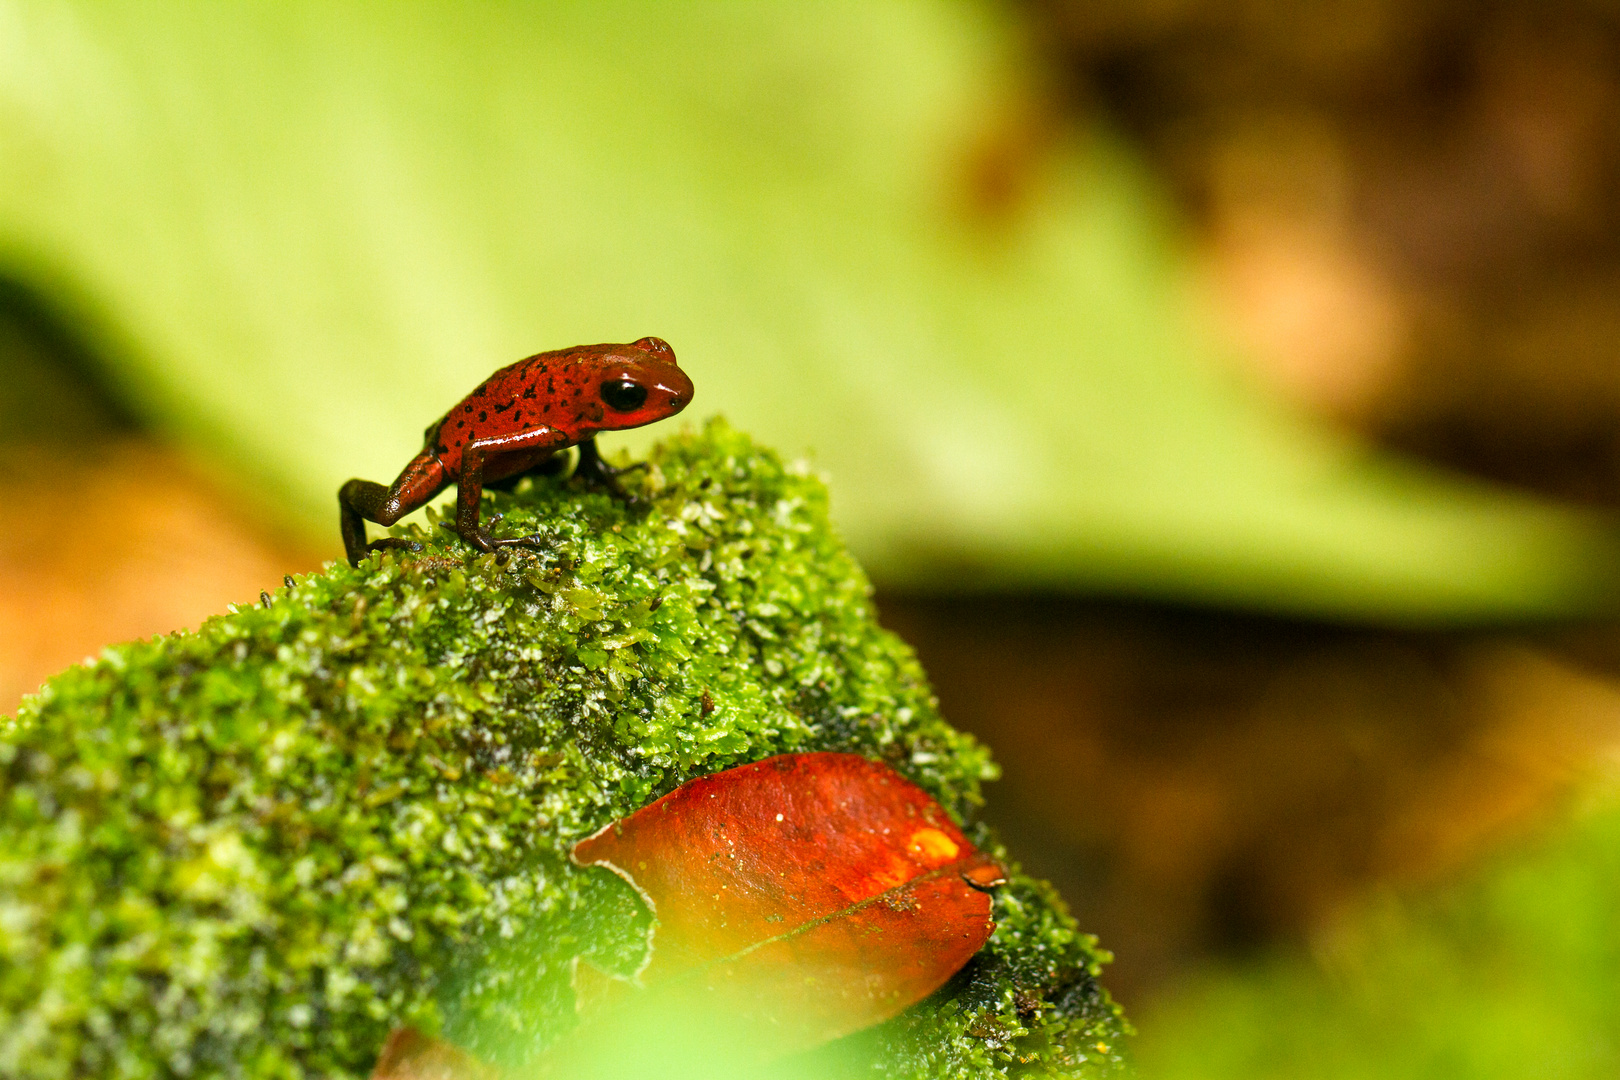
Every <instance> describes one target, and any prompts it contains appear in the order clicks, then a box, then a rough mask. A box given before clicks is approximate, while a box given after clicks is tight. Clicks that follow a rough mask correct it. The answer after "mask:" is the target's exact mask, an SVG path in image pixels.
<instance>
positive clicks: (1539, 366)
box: [0, 0, 1620, 1005]
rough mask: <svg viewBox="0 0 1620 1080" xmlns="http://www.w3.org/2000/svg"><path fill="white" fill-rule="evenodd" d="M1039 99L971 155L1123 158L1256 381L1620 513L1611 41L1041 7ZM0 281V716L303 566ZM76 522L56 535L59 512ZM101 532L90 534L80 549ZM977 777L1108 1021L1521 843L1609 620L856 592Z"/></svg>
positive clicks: (1569, 746)
mask: <svg viewBox="0 0 1620 1080" xmlns="http://www.w3.org/2000/svg"><path fill="white" fill-rule="evenodd" d="M1018 10H1019V12H1020V15H1021V18H1022V19H1023V21H1024V24H1025V26H1026V27H1027V31H1028V35H1029V37H1030V40H1031V41H1032V42H1034V43H1035V47H1036V50H1037V53H1038V54H1039V55H1042V56H1044V58H1045V60H1046V64H1047V71H1046V73H1045V74H1044V76H1043V77H1041V78H1037V79H1034V80H1032V82H1033V84H1035V85H1038V86H1044V87H1045V88H1046V90H1045V93H1046V97H1045V100H1043V101H1040V102H1038V103H1036V107H1034V108H1033V109H1032V110H1031V112H1032V115H1033V116H1035V117H1038V118H1039V119H1034V120H1031V119H1027V118H1026V119H1024V120H1021V121H1019V123H1018V124H1017V125H1015V126H1014V127H1015V130H1012V131H1010V132H1009V134H1008V135H1007V137H1006V138H1005V139H998V140H994V141H993V143H992V144H991V145H990V146H988V147H987V148H986V149H984V151H983V152H982V154H981V155H980V156H978V157H975V158H974V160H972V161H971V162H969V163H968V165H967V168H968V169H970V171H971V173H972V176H971V179H972V180H973V182H974V184H975V190H977V191H979V192H980V193H981V195H982V197H983V198H984V200H985V201H986V203H987V205H991V206H993V205H994V204H995V203H996V202H997V201H1004V200H1009V199H1016V198H1018V191H1019V188H1018V178H1019V176H1020V175H1021V170H1022V169H1023V168H1024V162H1025V161H1026V159H1028V158H1029V157H1031V156H1032V155H1036V154H1038V153H1039V150H1040V146H1041V143H1042V138H1043V133H1044V132H1046V131H1048V130H1058V129H1060V128H1062V127H1063V126H1064V125H1065V124H1067V123H1068V121H1069V120H1070V119H1071V118H1074V117H1079V118H1081V119H1084V120H1087V121H1093V120H1097V119H1100V120H1101V121H1102V122H1103V123H1105V124H1107V125H1109V126H1111V127H1113V128H1115V129H1116V130H1118V131H1121V132H1123V133H1124V134H1126V135H1127V136H1128V138H1129V139H1130V140H1131V141H1132V142H1133V143H1134V144H1135V145H1136V146H1137V147H1138V148H1139V150H1140V151H1141V152H1142V153H1143V154H1144V155H1145V157H1146V158H1147V160H1148V161H1149V162H1150V163H1151V164H1152V166H1153V168H1154V169H1156V170H1157V171H1158V173H1159V174H1160V176H1161V178H1162V180H1163V181H1164V183H1165V184H1166V185H1167V186H1168V187H1169V189H1170V190H1172V191H1173V192H1174V193H1175V196H1176V198H1177V200H1178V202H1179V206H1180V209H1181V211H1182V212H1183V214H1184V215H1185V217H1186V219H1187V220H1188V221H1189V222H1190V223H1191V226H1192V228H1193V230H1194V233H1195V236H1196V238H1197V246H1198V251H1199V253H1200V254H1199V258H1200V261H1201V266H1202V268H1203V271H1204V279H1205V281H1206V282H1207V286H1208V296H1209V303H1210V304H1211V307H1212V310H1213V311H1214V312H1215V313H1216V314H1217V315H1218V317H1219V318H1221V319H1222V320H1224V321H1225V322H1226V323H1227V325H1228V326H1230V327H1231V329H1232V331H1233V332H1234V333H1235V334H1236V335H1237V336H1238V337H1239V338H1240V339H1241V340H1242V341H1244V342H1245V343H1247V345H1248V346H1249V349H1248V354H1247V355H1248V356H1249V358H1250V359H1251V360H1252V362H1253V364H1254V369H1253V372H1252V375H1253V377H1255V378H1258V379H1260V380H1263V381H1265V382H1267V383H1269V384H1271V385H1272V386H1274V387H1275V388H1276V389H1277V390H1278V392H1280V393H1282V394H1284V395H1286V396H1288V397H1289V398H1291V399H1292V400H1293V401H1295V402H1296V403H1297V404H1298V405H1299V406H1300V407H1302V408H1304V409H1306V410H1309V411H1311V412H1314V413H1316V414H1318V415H1320V416H1323V417H1327V418H1329V419H1331V420H1332V422H1334V423H1338V424H1342V425H1345V426H1347V427H1350V428H1353V429H1355V430H1356V431H1359V432H1361V433H1363V434H1364V435H1366V436H1368V437H1369V438H1371V439H1373V440H1375V441H1377V442H1380V443H1383V444H1386V445H1389V446H1393V447H1398V448H1400V449H1403V450H1407V451H1410V452H1414V453H1417V454H1419V455H1423V456H1426V457H1428V458H1431V459H1433V460H1435V461H1438V462H1441V463H1444V464H1446V465H1449V466H1452V467H1454V468H1457V469H1461V470H1464V471H1467V472H1471V473H1474V474H1477V475H1479V476H1482V477H1488V478H1493V479H1498V480H1505V481H1508V482H1510V483H1513V484H1516V485H1521V486H1523V487H1526V488H1530V489H1533V490H1536V491H1539V492H1543V493H1547V494H1551V495H1555V496H1559V497H1567V498H1572V499H1576V500H1579V501H1582V502H1586V503H1593V504H1599V505H1604V506H1615V505H1616V504H1617V503H1620V423H1617V421H1620V363H1617V362H1616V360H1617V359H1620V290H1617V289H1616V285H1617V284H1620V229H1617V228H1616V224H1617V223H1616V221H1615V217H1616V214H1617V213H1620V211H1617V210H1616V207H1620V109H1617V107H1616V106H1617V105H1620V16H1617V15H1616V14H1615V12H1614V11H1612V10H1611V9H1610V8H1609V7H1608V6H1606V5H1600V4H1597V3H1560V2H1549V3H1477V2H1475V3H1424V2H1411V0H1408V2H1406V3H1402V4H1394V3H1388V2H1381V0H1355V2H1353V3H1352V2H1341V3H1320V4H1311V5H1295V4H1285V3H1272V2H1239V3H1232V2H1224V3H1210V2H1200V0H1140V2H1133V3H1122V2H1109V0H1086V2H1072V3H1058V2H1030V3H1026V4H1023V5H1021V6H1020V7H1019V8H1018ZM64 327H65V324H64V323H63V322H61V321H59V320H56V319H54V318H53V317H52V316H51V313H50V311H49V308H48V305H46V304H44V303H42V302H40V301H39V299H38V298H37V297H35V296H32V295H30V294H27V293H25V292H22V291H20V290H16V289H10V290H0V350H4V353H5V356H6V358H7V370H8V371H13V372H15V373H16V374H15V377H14V378H13V379H11V380H10V382H11V386H10V389H9V390H8V392H7V393H6V394H5V395H0V403H3V404H4V407H5V408H6V410H7V411H6V413H5V415H4V416H3V417H0V432H3V435H0V442H3V445H0V450H3V452H4V455H5V457H4V460H6V461H8V462H10V463H11V465H12V467H11V468H8V469H5V470H3V471H0V505H4V506H6V507H7V508H8V509H9V511H10V513H11V515H12V525H11V527H9V528H8V529H6V530H5V531H4V535H3V538H0V712H10V711H12V710H13V709H14V708H15V705H16V703H17V701H18V699H19V698H20V696H21V695H22V694H24V693H27V692H29V691H31V690H32V689H33V688H34V687H36V686H37V685H38V683H39V682H40V680H41V679H43V678H44V677H45V676H47V675H48V674H50V673H51V672H52V671H54V670H56V669H58V668H60V667H62V666H64V665H66V664H68V663H72V662H74V661H77V660H79V659H80V658H82V657H83V656H85V655H87V654H91V653H94V652H95V651H96V650H98V649H99V648H101V647H102V646H103V645H105V644H108V643H110V642H113V641H118V640H123V639H127V638H131V637H138V636H142V635H148V634H154V633H163V632H167V631H170V630H174V629H176V628H179V627H186V626H194V625H196V624H197V623H198V622H199V621H201V620H202V619H203V618H204V617H206V616H207V615H209V614H212V613H214V612H217V611H220V610H222V609H223V607H224V605H225V604H227V603H245V602H250V601H252V600H254V599H255V598H256V597H257V596H258V594H259V591H260V590H261V589H268V588H273V587H275V586H276V585H277V584H278V583H279V582H280V581H281V578H282V576H283V575H284V574H287V573H300V572H304V571H308V570H311V569H314V568H316V567H317V566H318V565H319V564H320V562H321V561H322V560H323V559H326V558H330V557H333V556H334V555H335V554H336V552H335V550H332V549H322V550H313V549H310V548H308V547H307V546H304V544H303V543H302V542H300V541H297V540H294V539H289V538H288V537H285V536H282V535H279V534H278V533H277V532H276V531H275V529H274V528H273V526H272V524H271V523H269V522H266V521H263V520H259V519H256V518H255V517H254V516H253V514H252V512H251V510H250V509H249V508H248V507H247V506H246V505H244V504H243V503H242V502H240V501H239V500H233V499H232V498H231V497H228V496H227V495H226V494H224V492H225V491H226V490H228V488H227V486H226V485H222V484H218V483H214V482H213V481H211V480H210V478H209V476H208V473H207V470H206V467H204V466H202V465H200V464H199V463H197V462H192V461H188V460H185V459H184V458H182V457H181V456H180V455H179V454H178V453H177V452H176V451H174V450H172V449H169V448H167V447H165V446H164V445H163V444H161V443H160V442H158V441H156V440H154V439H153V438H152V437H150V436H149V435H147V434H145V433H143V432H142V431H141V430H139V428H138V427H137V426H136V425H135V424H134V423H133V422H132V421H131V420H130V418H129V413H128V410H126V409H125V408H124V407H123V406H122V405H121V403H120V400H119V395H118V393H117V392H116V390H114V389H111V388H110V387H109V383H108V381H107V380H106V379H105V378H103V377H102V376H101V375H100V374H99V373H98V371H97V368H96V364H95V362H94V358H93V357H92V356H91V355H90V354H89V353H88V351H87V350H86V349H84V348H83V347H82V346H81V345H80V344H79V343H78V342H76V341H75V339H74V337H73V335H72V333H71V332H70V331H68V330H66V329H65V328H64ZM70 504H71V505H76V506H79V507H83V506H91V507H94V513H93V514H89V515H86V514H85V513H83V512H82V511H81V512H78V513H74V514H70V513H69V511H68V508H69V505H70ZM112 521H117V522H118V523H119V528H117V529H110V528H107V527H106V525H107V523H108V522H112ZM879 600H880V607H881V609H882V612H883V615H884V618H885V621H886V622H887V623H888V624H889V625H890V626H892V627H893V628H894V629H896V630H897V631H899V632H900V633H901V634H902V635H904V636H905V637H906V638H907V639H908V640H909V641H911V642H912V643H913V644H914V645H915V646H916V647H917V649H918V651H919V652H920V654H921V656H922V659H923V662H924V663H925V665H926V666H927V667H928V669H929V671H930V672H931V674H932V676H933V678H934V680H935V682H936V684H937V687H938V690H939V694H940V698H941V702H942V704H943V707H944V709H945V711H946V714H947V715H948V716H949V717H951V718H952V720H953V721H954V722H955V723H957V724H958V725H960V726H962V727H965V728H967V729H969V730H972V731H974V732H976V733H977V734H979V735H980V736H982V737H983V738H984V739H985V740H986V741H988V742H989V743H990V744H991V745H992V746H993V747H994V748H995V750H996V751H997V754H998V757H999V758H1000V760H1001V761H1002V763H1003V766H1004V768H1005V772H1006V778H1005V780H1004V781H1003V782H1001V783H1000V784H998V785H995V786H994V787H993V789H992V793H991V800H992V801H991V805H990V806H989V808H988V809H987V816H988V817H989V818H990V819H991V820H992V821H994V822H995V823H996V824H998V825H999V826H1000V827H1001V828H1002V829H1003V831H1004V833H1005V835H1006V838H1007V839H1008V841H1009V842H1010V844H1011V845H1012V846H1013V848H1014V850H1015V851H1016V852H1017V853H1019V854H1020V855H1021V856H1022V857H1023V858H1024V859H1025V860H1026V863H1027V865H1028V866H1029V867H1030V868H1031V869H1033V870H1035V871H1036V872H1038V873H1041V874H1044V875H1046V876H1048V877H1050V878H1052V879H1053V880H1054V881H1055V882H1057V884H1058V885H1059V886H1060V888H1061V889H1062V891H1063V893H1064V895H1065V896H1066V897H1067V898H1068V900H1069V902H1070V903H1071V905H1072V906H1073V907H1074V908H1075V910H1076V912H1077V914H1078V915H1079V916H1080V919H1081V922H1082V923H1083V924H1084V925H1085V926H1086V927H1087V928H1088V929H1090V930H1093V931H1095V932H1097V933H1099V934H1100V935H1101V936H1102V937H1103V939H1104V942H1105V944H1107V945H1108V946H1110V947H1112V948H1114V949H1115V950H1117V952H1118V953H1119V957H1120V958H1119V961H1118V963H1117V964H1116V966H1115V967H1114V969H1112V972H1111V974H1110V976H1109V985H1110V986H1111V987H1112V988H1113V989H1114V990H1115V992H1116V994H1117V995H1118V996H1120V997H1121V998H1122V999H1123V1000H1125V1001H1126V1003H1127V1004H1128V1005H1129V1004H1131V1003H1133V1002H1135V1001H1138V1000H1140V999H1142V998H1143V997H1144V996H1146V995H1149V994H1150V993H1151V992H1152V990H1153V988H1154V987H1155V986H1156V985H1160V984H1161V983H1162V982H1163V980H1166V979H1168V978H1170V977H1172V976H1174V975H1175V974H1176V973H1177V972H1179V971H1182V970H1184V969H1185V968H1186V967H1187V966H1188V965H1190V964H1193V963H1196V962H1197V961H1199V960H1200V959H1203V958H1207V957H1209V956H1211V955H1219V954H1230V953H1233V952H1237V951H1241V950H1244V949H1248V948H1252V947H1253V946H1255V945H1256V944H1258V943H1261V942H1265V941H1270V940H1275V939H1278V938H1286V937H1293V936H1299V935H1302V934H1305V933H1308V932H1309V930H1310V929H1311V927H1312V926H1313V925H1316V924H1318V923H1319V922H1320V921H1321V920H1323V919H1324V918H1326V917H1328V916H1329V915H1331V914H1332V912H1333V911H1334V910H1335V909H1336V908H1337V907H1338V906H1339V905H1342V904H1344V903H1345V902H1347V901H1348V900H1351V899H1353V898H1355V897H1357V896H1362V895H1365V894H1366V893H1367V892H1368V891H1369V890H1371V889H1376V888H1378V887H1380V886H1381V885H1383V884H1386V883H1404V882H1410V881H1414V880H1432V879H1434V878H1436V877H1439V876H1442V875H1444V874H1446V873H1448V872H1452V871H1455V870H1456V869H1458V868H1459V867H1462V866H1464V865H1466V864H1467V863H1468V861H1469V860H1470V859H1472V858H1475V857H1477V856H1478V855H1479V854H1480V853H1481V852H1482V851H1484V850H1486V849H1487V848H1489V847H1490V846H1491V845H1492V844H1493V843H1496V842H1499V841H1500V840H1501V839H1502V838H1503V837H1504V836H1508V835H1512V834H1515V833H1518V832H1523V831H1525V830H1527V829H1531V828H1533V827H1534V826H1535V824H1536V822H1537V821H1538V820H1541V819H1542V818H1543V817H1544V816H1545V815H1546V814H1548V813H1550V812H1551V811H1552V810H1553V809H1555V808H1556V807H1557V806H1559V805H1560V800H1561V798H1562V797H1563V796H1564V795H1565V794H1566V793H1567V792H1568V791H1569V790H1570V789H1571V788H1572V786H1573V785H1574V784H1575V783H1576V781H1578V779H1579V778H1580V777H1581V776H1583V775H1584V773H1585V771H1586V770H1587V769H1589V768H1590V767H1591V765H1592V764H1593V763H1594V762H1596V761H1598V760H1601V759H1604V758H1607V757H1610V756H1612V755H1613V754H1614V753H1615V752H1616V750H1617V749H1620V681H1616V678H1615V675H1616V673H1617V672H1620V635H1617V634H1616V633H1615V632H1614V630H1613V629H1612V628H1609V627H1603V626H1583V627H1566V626H1560V627H1546V626H1541V627H1494V628H1481V629H1476V630H1472V631H1455V630H1453V631H1445V632H1423V631H1415V630H1402V631H1390V630H1380V629H1376V628H1366V627H1347V626H1336V625H1329V624H1323V623H1313V622H1309V621H1304V620H1297V619H1282V618H1272V617H1262V616H1256V615H1247V614H1242V613H1232V612H1221V611H1213V610H1196V609H1179V608H1175V607H1169V606H1164V605H1160V604H1146V603H1140V602H1134V601H1131V600H1128V599H1119V598H1115V599H1099V598H1077V597H1062V596H1033V597H1031V596H1003V597H977V598H952V597H938V596H933V597H921V596H903V595H893V594H888V595H882V596H880V598H879Z"/></svg>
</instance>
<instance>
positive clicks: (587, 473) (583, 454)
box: [574, 437, 647, 503]
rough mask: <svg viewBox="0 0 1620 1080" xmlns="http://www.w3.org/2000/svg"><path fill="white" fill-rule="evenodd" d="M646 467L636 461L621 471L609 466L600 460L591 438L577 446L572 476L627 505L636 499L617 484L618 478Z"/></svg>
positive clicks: (594, 442) (594, 440) (599, 453)
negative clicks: (577, 450) (577, 456)
mask: <svg viewBox="0 0 1620 1080" xmlns="http://www.w3.org/2000/svg"><path fill="white" fill-rule="evenodd" d="M646 467H647V463H646V462H645V461H638V462H636V463H635V464H634V465H626V466H625V467H624V468H622V469H618V468H615V467H613V466H612V465H609V464H608V463H607V462H606V461H604V460H602V454H601V451H599V450H597V449H596V439H595V438H594V437H593V438H589V439H585V440H583V441H582V442H581V443H580V444H579V461H578V463H577V464H575V465H574V476H575V477H577V478H578V479H580V480H583V481H585V483H587V484H589V485H591V486H592V487H599V488H605V489H607V491H608V492H609V494H611V495H613V496H614V497H615V498H618V499H622V500H624V501H625V502H627V503H635V502H636V501H637V499H636V497H635V496H634V495H632V494H630V493H629V492H628V491H626V490H624V485H623V484H620V483H619V477H621V476H623V475H624V474H625V473H627V472H635V471H636V470H637V469H645V468H646Z"/></svg>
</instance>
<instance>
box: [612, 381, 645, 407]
mask: <svg viewBox="0 0 1620 1080" xmlns="http://www.w3.org/2000/svg"><path fill="white" fill-rule="evenodd" d="M601 392H602V400H603V401H605V402H607V407H608V408H610V409H612V410H613V411H614V412H634V411H635V410H637V409H639V408H641V406H642V405H644V404H646V401H647V388H646V387H645V386H642V385H641V384H640V383H633V382H631V381H630V380H629V379H612V380H610V381H608V382H605V383H603V384H602V391H601Z"/></svg>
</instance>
